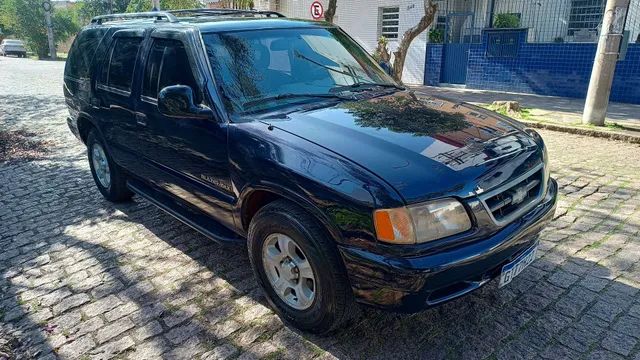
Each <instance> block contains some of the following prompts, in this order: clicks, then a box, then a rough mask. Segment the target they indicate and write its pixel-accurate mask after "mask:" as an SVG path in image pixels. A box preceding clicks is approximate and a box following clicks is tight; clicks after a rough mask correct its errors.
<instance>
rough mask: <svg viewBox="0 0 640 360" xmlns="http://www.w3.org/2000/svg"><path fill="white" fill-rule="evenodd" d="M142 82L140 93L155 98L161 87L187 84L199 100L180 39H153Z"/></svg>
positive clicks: (195, 83)
mask: <svg viewBox="0 0 640 360" xmlns="http://www.w3.org/2000/svg"><path fill="white" fill-rule="evenodd" d="M145 68H146V70H145V74H144V79H143V82H142V95H143V96H147V97H150V98H154V99H155V98H157V97H158V92H159V91H160V90H162V88H164V87H166V86H171V85H187V86H189V87H191V89H192V90H193V94H194V96H195V101H196V102H200V100H199V91H198V87H197V82H196V80H195V78H194V76H193V71H192V69H191V65H190V64H189V57H188V56H187V52H186V50H185V48H184V45H183V44H182V43H181V42H180V41H176V40H164V39H158V40H155V41H154V43H153V45H152V46H151V51H150V52H149V57H148V59H147V66H146V67H145Z"/></svg>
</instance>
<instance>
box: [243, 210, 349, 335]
mask: <svg viewBox="0 0 640 360" xmlns="http://www.w3.org/2000/svg"><path fill="white" fill-rule="evenodd" d="M248 241H249V246H248V247H249V258H250V260H251V265H252V267H253V270H254V272H255V274H256V277H257V279H258V282H259V284H260V285H261V286H262V288H263V289H264V291H265V293H266V296H267V300H268V301H269V303H270V304H271V305H272V307H273V308H274V309H275V310H276V312H278V314H279V315H280V316H281V317H282V318H283V319H285V320H287V321H289V322H291V323H293V324H294V325H295V326H297V327H299V328H300V329H303V330H307V331H310V332H314V333H326V332H329V331H332V330H334V329H336V328H338V327H340V326H341V325H343V324H344V323H345V322H346V321H347V320H348V319H349V318H350V316H351V315H352V314H353V312H354V311H353V310H354V309H355V308H354V306H355V304H354V301H353V295H352V293H351V288H350V286H349V283H348V279H347V274H346V271H345V270H344V266H343V264H342V262H341V260H340V257H339V255H338V251H337V249H336V246H335V244H334V242H333V240H332V239H331V238H330V237H329V236H328V234H327V232H326V231H325V229H324V228H323V227H322V225H321V224H320V223H319V222H318V221H317V220H316V219H315V218H314V217H313V216H311V215H310V214H308V213H307V212H306V211H304V210H303V209H301V208H300V207H299V206H297V205H295V204H293V203H290V202H287V201H284V200H278V201H274V202H272V203H270V204H268V205H266V206H265V207H264V208H262V209H260V211H259V212H258V213H257V214H256V216H255V217H254V218H253V220H252V221H251V225H250V227H249V236H248Z"/></svg>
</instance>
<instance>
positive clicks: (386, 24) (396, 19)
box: [378, 6, 400, 39]
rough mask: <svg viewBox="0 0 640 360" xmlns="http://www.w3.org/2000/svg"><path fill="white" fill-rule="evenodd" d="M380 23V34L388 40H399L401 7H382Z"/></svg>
mask: <svg viewBox="0 0 640 360" xmlns="http://www.w3.org/2000/svg"><path fill="white" fill-rule="evenodd" d="M378 13H379V14H380V21H379V22H378V24H379V30H378V33H379V34H380V36H384V37H385V38H387V39H397V38H398V26H399V25H400V7H398V6H393V7H382V8H380V10H379V11H378Z"/></svg>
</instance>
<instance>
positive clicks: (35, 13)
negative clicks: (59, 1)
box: [0, 0, 79, 58]
mask: <svg viewBox="0 0 640 360" xmlns="http://www.w3.org/2000/svg"><path fill="white" fill-rule="evenodd" d="M52 20H53V21H52V23H53V32H54V37H55V39H56V40H57V41H58V42H63V41H65V40H66V39H68V38H69V36H70V35H72V34H74V33H76V32H77V31H78V30H79V24H78V23H77V21H76V20H75V19H74V16H73V14H72V13H70V12H69V11H64V10H56V9H52ZM0 23H2V24H3V25H4V26H6V27H7V28H8V29H10V31H11V32H12V33H14V34H15V35H16V36H17V37H18V38H20V39H23V40H24V41H25V43H26V45H27V47H28V48H29V49H31V50H32V51H33V52H35V53H36V54H37V55H38V57H39V58H45V57H47V54H48V53H49V45H48V42H47V41H48V40H47V28H46V25H45V21H44V9H43V8H42V3H41V1H40V0H3V1H2V8H0Z"/></svg>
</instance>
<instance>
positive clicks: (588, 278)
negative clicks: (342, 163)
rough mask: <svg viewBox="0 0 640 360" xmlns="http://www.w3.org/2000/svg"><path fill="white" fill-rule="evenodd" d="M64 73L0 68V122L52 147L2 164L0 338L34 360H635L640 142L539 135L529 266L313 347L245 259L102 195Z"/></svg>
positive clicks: (639, 338)
mask: <svg viewBox="0 0 640 360" xmlns="http://www.w3.org/2000/svg"><path fill="white" fill-rule="evenodd" d="M62 68H63V63H60V62H37V61H33V60H28V59H5V58H0V127H1V128H2V129H28V130H29V131H33V132H35V133H37V134H39V135H38V136H40V137H42V138H44V139H49V140H52V141H54V145H53V146H52V148H51V149H50V150H51V151H50V153H49V154H47V155H46V156H44V157H43V158H41V159H37V160H34V161H29V162H24V161H23V162H14V163H5V164H0V327H1V328H0V330H2V331H0V335H1V334H3V331H4V333H5V334H6V333H11V334H13V335H15V336H17V337H18V338H20V339H21V341H22V343H26V344H27V345H28V346H27V348H28V350H29V351H30V352H31V353H32V354H33V355H34V356H36V357H38V358H45V359H53V358H56V357H60V358H82V359H87V358H92V359H93V358H95V359H107V358H111V357H117V358H129V359H144V358H187V359H198V358H202V359H225V358H240V359H253V358H265V357H266V358H271V359H276V358H291V359H310V358H315V359H330V358H334V357H336V358H362V359H388V358H425V359H439V358H450V359H453V358H456V359H457V358H473V359H476V358H490V359H514V358H536V359H561V358H572V359H573V358H592V359H635V360H640V260H639V258H640V239H639V235H640V234H639V232H640V147H638V146H637V145H630V144H626V143H620V142H613V141H607V140H601V139H595V138H587V137H581V136H575V135H567V134H563V133H554V132H546V131H544V132H542V135H543V136H544V138H545V139H546V141H547V144H548V147H549V152H550V157H551V164H552V168H553V175H554V176H555V177H556V178H557V179H558V181H559V183H560V185H561V193H562V196H561V199H560V204H559V209H558V212H557V219H556V220H555V221H554V222H553V224H552V225H551V226H550V227H549V228H548V229H547V230H546V231H544V233H543V234H542V242H541V251H540V258H539V259H538V260H537V261H536V262H534V263H533V265H532V266H531V267H530V268H528V269H527V270H526V271H524V272H523V273H522V274H521V275H520V276H518V277H517V278H516V279H515V280H514V281H513V282H512V283H511V284H509V285H508V286H506V287H505V288H502V289H497V285H496V282H495V281H493V282H491V283H490V284H489V285H487V286H486V287H484V288H483V289H481V290H480V291H478V292H476V293H474V294H472V295H470V296H467V297H464V298H462V299H459V300H456V301H453V302H451V303H448V304H446V305H444V306H441V307H438V308H435V309H432V310H428V311H424V312H422V313H419V314H415V315H400V314H392V313H385V312H380V311H377V310H373V309H363V315H362V316H361V317H359V318H358V319H357V320H355V321H354V322H353V324H351V325H350V326H349V327H347V328H345V329H343V330H341V331H339V332H337V333H335V334H333V335H331V336H328V337H316V336H311V335H308V334H303V333H299V332H297V331H295V329H293V328H291V327H288V326H286V325H284V324H282V322H281V321H280V320H279V319H278V318H277V317H276V316H275V315H274V313H273V312H272V311H271V310H270V309H269V308H268V307H267V306H265V301H264V299H263V297H262V295H261V292H260V290H259V289H258V288H257V285H256V283H255V280H254V278H253V276H252V274H251V271H250V270H249V263H248V261H247V258H246V254H245V249H243V248H228V247H222V246H219V245H217V244H215V243H212V242H210V241H209V240H207V239H206V238H204V237H203V236H201V235H199V234H198V233H196V232H195V231H193V230H191V229H190V228H188V227H186V226H184V225H182V224H181V223H179V222H178V221H176V220H174V219H173V218H172V217H171V216H169V215H167V214H165V213H163V212H162V211H160V210H158V209H156V208H155V207H154V206H152V205H150V204H149V203H148V202H146V201H144V200H142V199H140V198H134V202H132V203H129V204H125V205H113V204H111V203H109V202H107V201H105V200H103V198H102V197H101V196H100V194H99V193H98V191H97V190H96V188H95V186H94V183H93V180H92V178H91V175H90V173H89V167H88V165H87V161H86V159H85V156H86V154H85V149H84V148H83V146H82V145H81V144H80V143H79V142H78V141H77V140H76V139H75V138H74V137H73V136H72V135H71V134H70V133H69V131H68V129H67V128H66V124H65V115H66V110H65V106H64V99H63V97H62V94H61V88H62V84H61V77H62V75H61V73H62ZM0 341H2V340H0ZM0 357H2V356H1V355H0Z"/></svg>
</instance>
